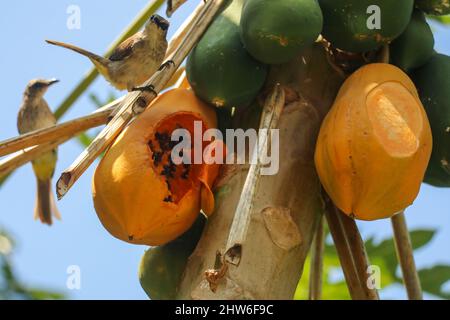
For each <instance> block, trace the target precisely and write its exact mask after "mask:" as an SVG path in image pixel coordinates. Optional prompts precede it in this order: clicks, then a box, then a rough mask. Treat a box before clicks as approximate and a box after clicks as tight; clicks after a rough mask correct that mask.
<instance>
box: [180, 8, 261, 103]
mask: <svg viewBox="0 0 450 320" xmlns="http://www.w3.org/2000/svg"><path fill="white" fill-rule="evenodd" d="M243 3H244V1H243V0H234V1H232V2H231V4H230V5H229V6H228V7H226V8H225V10H224V11H223V12H222V13H221V14H220V15H219V16H218V17H217V18H216V19H215V20H214V21H213V23H212V24H211V26H210V27H209V29H208V30H207V31H206V33H205V34H204V35H203V37H202V39H201V40H200V42H199V43H198V44H197V46H196V47H195V48H194V49H193V50H192V52H191V53H190V55H189V57H188V59H187V63H186V74H187V78H188V81H189V83H190V85H191V87H192V90H194V92H195V93H196V94H197V95H198V96H199V97H200V98H201V99H202V100H204V101H205V102H208V103H210V104H212V105H214V106H216V107H217V108H228V109H232V108H239V107H245V106H247V105H249V104H250V103H251V102H252V101H253V100H254V99H255V98H256V96H257V95H258V93H259V91H260V90H261V88H262V87H263V85H264V82H265V80H266V77H267V73H268V67H267V65H265V64H263V63H261V62H259V61H257V60H255V59H253V58H252V57H251V56H250V54H249V53H248V52H247V50H245V48H244V45H243V44H242V42H241V37H240V34H239V22H240V19H241V12H242V5H243Z"/></svg>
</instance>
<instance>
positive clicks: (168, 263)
mask: <svg viewBox="0 0 450 320" xmlns="http://www.w3.org/2000/svg"><path fill="white" fill-rule="evenodd" d="M205 224H206V218H205V217H204V216H203V215H199V217H198V218H197V220H196V221H195V223H194V224H193V225H192V227H191V228H190V229H189V230H188V231H186V232H185V233H184V234H183V235H181V236H180V237H179V238H177V239H175V240H173V241H171V242H169V243H167V244H165V245H163V246H160V247H152V248H150V249H148V250H147V251H145V253H144V255H143V256H142V258H141V262H140V264H139V271H138V277H139V282H140V284H141V286H142V289H144V291H145V293H146V294H147V295H148V297H149V298H150V299H152V300H173V299H175V298H176V294H177V290H178V286H179V284H180V281H181V277H182V276H183V272H184V269H185V268H186V265H187V262H188V259H189V256H190V255H191V254H192V252H193V251H194V249H195V247H196V246H197V243H198V241H199V240H200V237H201V235H202V232H203V228H204V226H205Z"/></svg>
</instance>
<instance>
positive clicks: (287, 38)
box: [241, 0, 323, 64]
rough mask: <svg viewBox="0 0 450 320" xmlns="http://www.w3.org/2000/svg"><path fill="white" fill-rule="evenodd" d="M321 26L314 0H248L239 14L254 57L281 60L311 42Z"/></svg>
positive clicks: (245, 38)
mask: <svg viewBox="0 0 450 320" xmlns="http://www.w3.org/2000/svg"><path fill="white" fill-rule="evenodd" d="M322 26H323V16H322V11H321V10H320V7H319V4H318V2H317V0H276V1H273V0H247V2H246V3H245V5H244V9H243V11H242V17H241V38H242V42H243V43H244V45H245V48H246V49H247V50H248V52H250V54H251V55H252V56H253V57H254V58H256V59H257V60H259V61H261V62H264V63H268V64H281V63H285V62H288V61H290V60H292V59H293V58H294V57H295V56H296V55H298V54H299V52H300V51H301V49H302V48H304V47H305V46H308V45H311V44H312V43H314V41H315V40H316V39H317V37H318V36H319V34H320V32H321V31H322Z"/></svg>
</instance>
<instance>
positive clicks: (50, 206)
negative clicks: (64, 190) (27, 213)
mask: <svg viewBox="0 0 450 320" xmlns="http://www.w3.org/2000/svg"><path fill="white" fill-rule="evenodd" d="M51 184H52V181H51V179H47V180H40V179H37V194H36V206H35V209H34V218H35V219H38V218H39V220H41V222H42V223H45V224H48V225H49V226H50V225H52V216H54V217H55V218H56V219H58V220H60V219H61V214H60V213H59V211H58V208H57V207H56V201H55V197H54V196H53V193H52V187H51Z"/></svg>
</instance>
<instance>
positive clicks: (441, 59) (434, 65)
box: [412, 54, 450, 187]
mask: <svg viewBox="0 0 450 320" xmlns="http://www.w3.org/2000/svg"><path fill="white" fill-rule="evenodd" d="M449 75H450V57H449V56H446V55H443V54H436V55H434V56H433V57H432V58H431V59H430V61H429V62H427V63H426V64H425V65H424V66H422V67H420V68H419V69H416V70H415V71H414V72H413V74H412V77H413V79H414V82H415V84H416V86H417V89H418V90H419V95H420V98H421V100H422V103H423V105H424V106H425V111H426V112H427V115H428V118H429V119H430V124H431V130H432V131H433V153H432V155H431V160H430V163H429V165H428V169H427V172H426V175H425V182H427V183H429V184H431V185H433V186H436V187H450V78H449Z"/></svg>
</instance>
